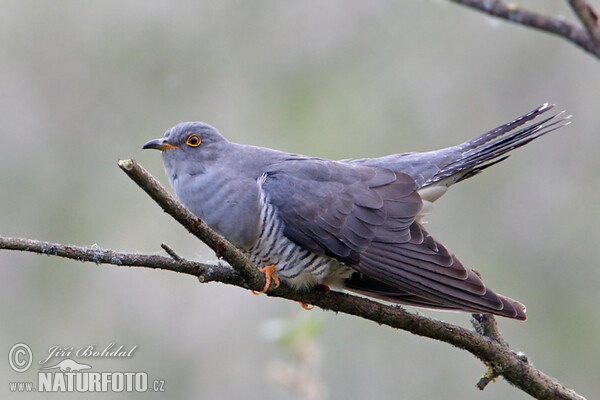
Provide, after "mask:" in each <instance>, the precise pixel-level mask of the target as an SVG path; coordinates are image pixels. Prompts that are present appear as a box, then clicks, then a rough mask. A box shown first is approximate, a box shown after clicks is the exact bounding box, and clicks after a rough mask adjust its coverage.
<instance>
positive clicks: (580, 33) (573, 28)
mask: <svg viewBox="0 0 600 400" xmlns="http://www.w3.org/2000/svg"><path fill="white" fill-rule="evenodd" d="M450 1H451V2H453V3H457V4H461V5H463V6H466V7H470V8H473V9H476V10H478V11H482V12H484V13H486V14H489V15H492V16H494V17H498V18H501V19H505V20H507V21H511V22H514V23H515V24H519V25H524V26H528V27H530V28H534V29H538V30H541V31H544V32H548V33H552V34H555V35H558V36H561V37H562V38H564V39H566V40H567V41H569V42H571V43H573V44H575V45H577V46H579V47H580V48H582V49H583V50H585V51H587V52H588V53H590V54H592V55H594V56H595V57H596V58H598V59H600V45H599V43H600V42H599V41H598V37H599V36H597V35H600V34H598V30H599V29H598V25H597V17H596V14H595V13H594V12H593V10H592V8H591V7H590V6H589V5H587V4H585V1H580V0H569V2H570V3H571V4H572V7H573V9H574V10H575V12H576V13H577V14H578V16H579V18H580V19H581V20H582V21H583V22H584V24H585V25H586V27H588V23H590V24H591V22H592V21H594V22H595V24H593V25H594V27H595V28H593V29H592V30H590V28H589V27H588V28H587V29H583V28H582V27H580V26H578V25H576V24H574V23H572V22H569V21H566V20H564V19H562V18H553V17H548V16H545V15H542V14H539V13H537V12H535V11H530V10H527V9H524V8H521V7H519V6H518V5H516V4H505V3H504V2H503V1H502V0H450ZM574 3H583V4H584V5H585V6H583V5H582V6H581V7H582V8H581V10H582V11H581V12H582V14H580V13H579V11H578V10H579V7H577V8H576V7H575V6H574V5H573V4H574ZM581 15H585V16H584V17H582V16H581ZM584 19H585V21H584ZM586 21H587V22H586Z"/></svg>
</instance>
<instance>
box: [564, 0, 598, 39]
mask: <svg viewBox="0 0 600 400" xmlns="http://www.w3.org/2000/svg"><path fill="white" fill-rule="evenodd" d="M569 4H570V5H571V8H572V9H573V11H574V12H575V15H577V17H578V18H579V20H580V21H581V23H582V24H583V26H585V29H587V31H588V33H589V34H590V37H591V39H592V40H593V41H594V44H595V45H596V48H600V26H598V14H596V12H595V11H594V9H593V8H592V6H590V5H589V4H588V3H587V1H585V0H569Z"/></svg>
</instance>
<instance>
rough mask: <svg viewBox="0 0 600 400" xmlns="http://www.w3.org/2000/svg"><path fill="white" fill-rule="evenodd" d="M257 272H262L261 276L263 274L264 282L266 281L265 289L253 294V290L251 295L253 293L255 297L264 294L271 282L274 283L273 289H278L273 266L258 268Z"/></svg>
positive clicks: (277, 280) (277, 279)
mask: <svg viewBox="0 0 600 400" xmlns="http://www.w3.org/2000/svg"><path fill="white" fill-rule="evenodd" d="M259 271H260V272H262V273H263V274H265V280H266V282H265V287H264V288H263V290H261V291H260V292H255V291H254V290H253V291H252V293H254V294H256V295H259V294H261V293H265V292H266V291H267V290H268V289H269V286H271V280H273V282H275V288H278V287H279V278H278V277H276V276H275V265H273V264H271V265H267V266H266V267H264V268H260V269H259Z"/></svg>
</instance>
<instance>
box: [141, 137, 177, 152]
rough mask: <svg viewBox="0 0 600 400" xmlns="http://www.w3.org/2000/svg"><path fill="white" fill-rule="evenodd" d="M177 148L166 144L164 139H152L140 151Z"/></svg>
mask: <svg viewBox="0 0 600 400" xmlns="http://www.w3.org/2000/svg"><path fill="white" fill-rule="evenodd" d="M174 147H177V146H175V145H173V144H170V143H168V142H167V141H166V140H165V139H154V140H151V141H149V142H148V143H146V144H145V145H143V146H142V149H144V150H145V149H156V150H160V151H165V150H169V149H172V148H174Z"/></svg>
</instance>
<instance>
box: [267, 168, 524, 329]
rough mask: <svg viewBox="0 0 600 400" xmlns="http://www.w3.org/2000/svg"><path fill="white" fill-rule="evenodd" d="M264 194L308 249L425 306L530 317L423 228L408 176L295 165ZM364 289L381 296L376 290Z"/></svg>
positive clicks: (274, 177) (277, 174) (272, 173)
mask: <svg viewBox="0 0 600 400" xmlns="http://www.w3.org/2000/svg"><path fill="white" fill-rule="evenodd" d="M262 190H264V191H265V193H266V194H267V195H268V198H269V201H270V202H271V203H272V204H273V205H274V206H275V208H276V210H277V214H278V217H279V218H280V219H281V220H282V221H283V222H284V235H285V236H286V237H287V238H288V239H290V240H292V241H293V242H294V243H296V244H297V245H299V246H301V247H303V248H305V249H307V250H310V251H312V252H314V253H317V254H326V255H329V256H331V257H333V258H335V259H337V260H339V261H341V262H343V263H345V264H346V265H348V266H350V267H352V268H353V269H355V270H356V271H358V272H359V273H362V274H364V275H365V276H367V277H369V278H372V279H374V280H376V281H380V282H382V283H385V284H386V285H387V286H388V287H392V288H395V289H396V290H398V291H400V292H408V293H411V294H413V295H415V297H417V298H421V299H422V303H423V302H424V303H428V304H432V305H434V304H440V306H443V307H439V308H453V309H462V310H468V311H473V312H493V313H497V314H502V315H506V316H509V317H513V318H514V317H517V318H522V319H523V318H524V307H522V306H521V305H520V304H519V303H517V302H514V301H513V300H510V299H507V298H504V297H503V296H499V295H497V294H495V293H494V292H492V291H491V290H489V289H488V288H486V286H485V284H484V283H483V282H482V281H481V279H480V278H479V277H478V276H477V274H476V273H474V272H473V271H471V270H470V269H468V268H466V267H464V266H463V264H462V263H461V262H460V261H458V259H456V257H455V256H454V255H453V254H451V253H450V252H449V251H448V250H447V249H446V248H445V247H444V246H443V245H441V244H440V243H438V242H437V241H436V240H435V239H434V238H433V237H431V236H430V235H429V234H428V233H427V232H426V231H425V229H423V227H422V226H421V225H420V224H419V223H418V222H416V221H415V218H416V216H417V215H418V213H419V211H420V210H421V207H422V201H421V198H420V196H419V194H418V193H417V185H416V183H415V181H414V179H413V178H411V177H410V176H409V175H407V174H404V173H400V172H394V171H392V170H389V169H387V168H379V167H367V166H356V165H348V164H344V163H340V162H334V161H328V160H320V159H305V160H288V161H285V162H281V163H277V164H275V165H273V166H272V167H271V168H270V169H269V171H267V173H266V177H265V179H264V181H263V183H262ZM356 286H359V285H355V287H354V288H353V289H354V290H357V291H359V289H360V287H356ZM371 286H372V285H371ZM363 289H365V290H364V291H371V292H373V294H376V293H375V291H376V290H375V289H373V288H372V287H370V286H369V285H366V284H365V285H363ZM375 297H377V296H375ZM388 297H389V296H388ZM389 300H390V301H394V300H393V299H392V298H389Z"/></svg>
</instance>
